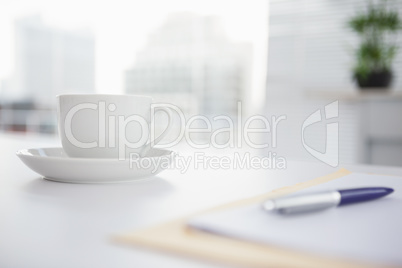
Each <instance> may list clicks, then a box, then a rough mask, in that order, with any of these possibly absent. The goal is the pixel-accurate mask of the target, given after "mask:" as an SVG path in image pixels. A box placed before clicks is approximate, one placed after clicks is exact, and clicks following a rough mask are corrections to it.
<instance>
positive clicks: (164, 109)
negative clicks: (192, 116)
mask: <svg viewBox="0 0 402 268" xmlns="http://www.w3.org/2000/svg"><path fill="white" fill-rule="evenodd" d="M157 110H159V111H164V112H165V113H166V115H167V117H168V125H167V127H166V128H165V130H164V131H163V132H162V133H161V134H160V135H159V136H158V137H157V138H155V139H153V140H151V141H150V142H149V143H147V144H146V145H145V146H144V148H143V149H142V150H141V153H140V155H141V157H143V156H144V155H145V154H146V153H147V152H148V150H150V149H151V148H152V147H153V146H154V145H155V144H157V143H159V142H160V141H161V140H162V139H163V138H164V137H165V136H166V134H168V132H169V130H170V129H171V128H172V110H171V109H170V108H168V107H156V108H154V111H155V114H156V111H157ZM151 133H155V129H152V127H151ZM151 138H152V135H151Z"/></svg>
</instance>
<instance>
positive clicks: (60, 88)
mask: <svg viewBox="0 0 402 268" xmlns="http://www.w3.org/2000/svg"><path fill="white" fill-rule="evenodd" d="M15 45H16V46H15V48H16V52H15V53H16V54H15V77H14V81H15V84H14V86H15V89H14V90H16V91H17V92H20V93H22V96H24V97H25V98H30V99H33V100H34V101H35V102H39V103H49V102H54V97H55V96H56V95H57V94H62V93H67V92H80V93H91V92H94V90H95V82H94V80H95V79H94V76H95V41H94V37H93V36H92V35H91V34H88V33H82V32H78V31H74V32H73V31H66V30H60V29H54V28H51V27H49V26H46V25H44V24H43V23H42V21H41V19H40V17H29V18H24V19H21V20H18V21H17V22H16V24H15Z"/></svg>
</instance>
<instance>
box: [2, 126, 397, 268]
mask: <svg viewBox="0 0 402 268" xmlns="http://www.w3.org/2000/svg"><path fill="white" fill-rule="evenodd" d="M57 144H58V142H57V141H56V140H55V139H50V138H45V137H32V136H22V135H6V134H0V148H1V152H0V167H1V168H0V215H1V220H0V237H1V239H0V267H19V268H23V267H30V268H34V267H40V268H47V267H50V268H54V267H57V268H64V267H74V268H80V267H97V268H103V267H121V268H124V267H130V268H132V267H140V268H148V267H151V268H153V267H164V268H176V267H177V268H181V267H183V268H189V267H195V268H198V267H200V268H201V267H221V266H219V265H215V264H213V263H208V262H200V261H196V260H192V259H184V258H180V257H178V256H173V255H169V254H164V253H160V252H154V251H150V250H146V249H142V248H136V247H128V246H122V245H116V244H113V243H111V242H110V238H111V236H112V235H113V234H119V233H122V232H125V231H129V230H134V229H136V228H143V227H146V226H149V225H155V224H158V223H161V222H164V221H167V220H172V219H174V218H177V217H180V216H184V215H186V214H189V213H193V212H196V211H198V210H202V209H206V208H209V207H213V206H216V205H220V204H223V203H227V202H230V201H234V200H238V199H242V198H247V197H251V196H254V195H259V194H262V193H265V192H268V191H271V190H273V189H276V188H279V187H283V186H286V185H293V184H295V183H299V182H302V181H306V180H309V179H313V178H315V177H318V176H322V175H325V174H328V173H330V172H334V171H335V170H337V168H331V167H329V166H326V165H325V164H321V163H318V161H317V162H314V163H312V162H311V163H310V162H288V166H287V169H286V170H211V169H210V170H203V169H198V170H189V171H188V172H186V173H184V174H181V173H180V172H178V171H176V170H167V171H164V172H163V173H161V174H159V175H158V176H157V177H155V178H153V179H149V180H141V181H137V182H132V183H121V184H98V185H88V184H84V185H77V184H68V183H57V182H51V181H46V180H43V179H42V178H41V177H40V176H39V175H37V174H36V173H34V172H33V171H31V170H29V169H28V168H27V167H26V166H25V165H24V164H23V163H22V162H21V161H20V160H19V159H18V158H17V156H15V151H17V150H18V149H24V148H38V147H51V146H55V145H56V146H57ZM344 167H345V168H347V169H349V170H351V171H359V172H373V173H381V174H390V175H391V174H392V175H399V176H402V168H394V167H378V166H363V165H360V166H357V165H355V166H344Z"/></svg>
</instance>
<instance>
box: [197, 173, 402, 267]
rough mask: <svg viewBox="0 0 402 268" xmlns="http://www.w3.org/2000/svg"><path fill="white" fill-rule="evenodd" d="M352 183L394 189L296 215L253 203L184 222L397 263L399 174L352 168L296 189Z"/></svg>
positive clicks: (401, 245)
mask: <svg viewBox="0 0 402 268" xmlns="http://www.w3.org/2000/svg"><path fill="white" fill-rule="evenodd" d="M357 187H390V188H393V189H394V190H395V191H394V193H392V194H391V195H389V196H386V197H384V198H381V199H378V200H374V201H369V202H362V203H357V204H352V205H348V206H342V207H338V208H332V209H328V210H324V211H319V212H314V213H309V214H299V215H285V216H284V215H278V214H273V213H267V212H265V211H263V210H262V208H261V205H254V206H248V207H243V208H238V209H233V210H227V211H224V212H217V213H212V214H208V215H203V216H199V217H196V218H193V219H191V221H190V222H189V225H190V226H191V227H193V228H197V229H201V230H204V231H207V232H212V233H216V234H220V235H225V236H230V237H233V238H238V239H245V240H249V241H254V242H260V243H266V244H270V245H280V246H284V247H289V248H293V249H297V250H302V251H307V252H313V253H317V254H321V255H327V256H332V257H340V258H346V259H354V260H364V261H371V262H379V263H386V264H399V265H402V178H399V177H392V176H382V175H368V174H362V173H352V174H349V175H347V176H344V177H342V178H339V179H336V180H334V181H330V182H327V183H324V184H321V185H317V186H313V187H310V188H308V189H305V190H302V191H299V192H298V193H302V192H306V193H307V192H310V191H320V190H335V189H347V188H357Z"/></svg>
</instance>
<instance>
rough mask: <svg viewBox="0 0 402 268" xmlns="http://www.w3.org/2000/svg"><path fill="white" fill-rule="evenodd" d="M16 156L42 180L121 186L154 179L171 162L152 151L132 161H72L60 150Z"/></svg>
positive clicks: (26, 151)
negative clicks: (118, 184)
mask: <svg viewBox="0 0 402 268" xmlns="http://www.w3.org/2000/svg"><path fill="white" fill-rule="evenodd" d="M16 154H17V156H18V157H19V158H20V159H21V160H22V162H24V164H25V165H27V166H28V167H29V168H30V169H32V170H33V171H35V172H36V173H39V174H40V175H42V176H43V177H44V178H45V179H48V180H52V181H58V182H70V183H106V182H123V181H133V180H136V179H139V178H144V177H149V176H154V175H156V174H158V173H159V172H161V171H162V170H164V169H166V168H168V167H169V166H170V164H171V162H172V160H173V158H174V153H173V152H172V151H168V150H162V149H156V148H153V149H151V150H150V151H149V152H148V153H147V155H146V156H145V157H142V158H140V159H137V160H135V161H130V160H129V159H127V160H118V159H102V158H98V159H96V158H73V157H69V156H67V155H66V153H65V152H64V151H63V149H62V148H38V149H24V150H19V151H18V152H17V153H16ZM130 162H131V165H130Z"/></svg>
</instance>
